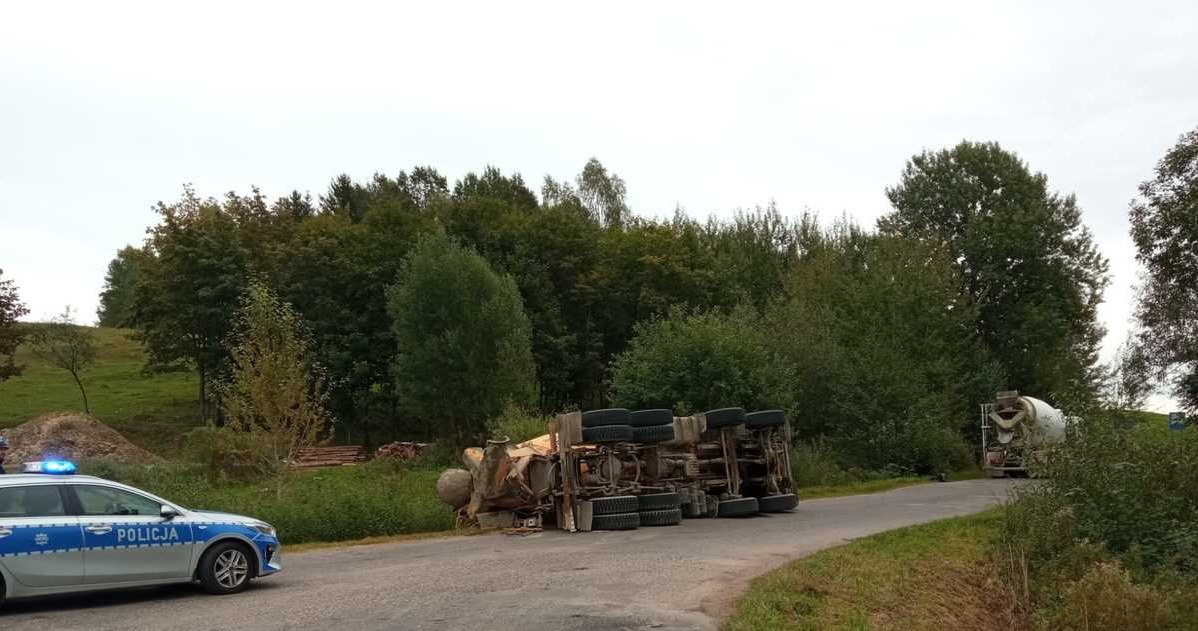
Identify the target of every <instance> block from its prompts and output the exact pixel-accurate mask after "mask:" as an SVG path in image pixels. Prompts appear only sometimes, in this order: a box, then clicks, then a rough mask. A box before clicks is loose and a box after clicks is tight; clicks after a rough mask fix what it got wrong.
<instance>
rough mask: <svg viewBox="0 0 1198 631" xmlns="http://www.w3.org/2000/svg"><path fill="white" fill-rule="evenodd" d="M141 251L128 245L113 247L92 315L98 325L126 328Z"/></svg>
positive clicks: (131, 314) (131, 316) (129, 316)
mask: <svg viewBox="0 0 1198 631" xmlns="http://www.w3.org/2000/svg"><path fill="white" fill-rule="evenodd" d="M143 254H144V253H143V252H142V250H141V249H139V248H135V247H133V246H131V245H129V246H125V247H123V248H121V249H120V250H117V253H116V258H114V259H112V260H111V261H109V262H108V271H107V272H106V273H105V274H104V289H103V290H102V291H101V292H100V306H99V307H98V308H97V309H96V318H97V320H98V323H99V325H100V326H105V327H114V328H126V327H128V326H129V325H130V324H132V319H133V287H134V285H135V284H136V283H137V275H138V269H139V267H140V263H139V261H140V259H141V257H142V256H143Z"/></svg>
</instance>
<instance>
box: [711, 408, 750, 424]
mask: <svg viewBox="0 0 1198 631" xmlns="http://www.w3.org/2000/svg"><path fill="white" fill-rule="evenodd" d="M703 416H704V417H706V418H707V429H718V428H720V427H732V426H733V425H744V423H745V409H744V408H720V409H718V410H708V411H707V412H704V413H703Z"/></svg>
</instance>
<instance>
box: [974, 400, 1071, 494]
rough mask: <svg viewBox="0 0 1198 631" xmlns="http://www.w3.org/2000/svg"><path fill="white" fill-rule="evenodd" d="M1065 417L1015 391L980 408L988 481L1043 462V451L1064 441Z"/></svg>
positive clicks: (1063, 414)
mask: <svg viewBox="0 0 1198 631" xmlns="http://www.w3.org/2000/svg"><path fill="white" fill-rule="evenodd" d="M1066 427H1067V417H1066V416H1065V413H1064V412H1062V411H1061V410H1059V409H1057V408H1054V407H1052V406H1051V405H1049V404H1048V403H1046V402H1045V401H1043V400H1041V399H1037V398H1035V397H1027V396H1020V394H1019V392H1018V391H1014V390H1007V391H1003V392H999V393H998V395H997V396H996V397H995V398H994V403H987V404H984V405H983V406H982V451H983V454H984V458H985V460H984V466H985V468H986V471H987V472H988V473H989V474H990V475H991V476H992V477H1002V476H1005V475H1011V474H1023V475H1026V474H1027V472H1028V465H1029V464H1033V465H1034V464H1036V463H1039V462H1042V461H1043V458H1044V455H1045V453H1046V448H1047V447H1048V446H1050V445H1052V444H1053V443H1057V442H1060V441H1062V440H1064V439H1065V434H1066Z"/></svg>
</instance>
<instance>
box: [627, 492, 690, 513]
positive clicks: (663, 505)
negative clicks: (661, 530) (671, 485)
mask: <svg viewBox="0 0 1198 631" xmlns="http://www.w3.org/2000/svg"><path fill="white" fill-rule="evenodd" d="M636 499H637V508H636V509H637V510H638V511H640V512H642V513H643V512H645V511H651V510H667V509H671V508H678V507H679V506H682V498H681V497H680V496H679V495H678V494H677V493H650V494H649V495H638V496H636Z"/></svg>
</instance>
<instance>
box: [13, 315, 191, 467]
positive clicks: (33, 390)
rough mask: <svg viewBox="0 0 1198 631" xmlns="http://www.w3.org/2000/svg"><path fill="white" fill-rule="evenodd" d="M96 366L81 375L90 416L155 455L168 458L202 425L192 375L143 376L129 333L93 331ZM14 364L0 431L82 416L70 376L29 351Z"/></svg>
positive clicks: (138, 346) (19, 354) (140, 355)
mask: <svg viewBox="0 0 1198 631" xmlns="http://www.w3.org/2000/svg"><path fill="white" fill-rule="evenodd" d="M93 331H94V332H95V334H96V363H95V364H94V365H93V366H92V367H91V369H90V370H88V371H87V372H86V373H84V375H83V383H84V386H85V387H86V388H87V396H88V399H89V400H90V402H91V408H92V414H94V415H95V416H96V418H98V419H100V420H101V421H103V422H104V423H106V424H108V425H109V426H111V427H113V428H114V429H116V430H117V431H119V432H121V433H122V434H124V435H125V436H126V437H127V438H128V439H129V440H131V441H133V442H134V443H136V444H137V445H139V446H141V447H143V448H145V449H148V450H150V451H152V452H155V453H158V454H160V455H164V456H170V455H171V454H172V452H174V451H175V450H176V449H177V448H178V446H179V444H180V440H181V438H182V434H183V433H184V432H185V431H187V430H188V429H190V428H191V427H194V426H196V425H198V424H200V418H199V410H198V406H197V405H196V389H197V388H198V383H197V377H196V375H195V374H194V373H192V372H180V373H171V374H163V375H146V374H143V373H142V368H143V367H144V366H145V352H144V351H143V350H142V347H141V344H139V343H138V342H136V341H134V340H132V339H130V338H129V335H130V333H132V332H131V331H129V330H126V329H104V328H98V329H93ZM16 361H17V363H18V364H23V365H24V366H25V372H24V374H22V375H21V376H20V377H14V378H12V379H9V380H8V381H5V382H3V383H0V427H11V426H14V425H19V424H21V423H24V422H25V421H28V420H29V419H32V418H35V417H37V416H40V415H42V414H45V413H47V412H56V411H69V410H80V411H81V410H82V409H83V400H82V398H81V397H80V396H79V389H78V388H77V387H76V386H75V383H74V381H73V380H72V379H71V375H70V374H69V373H67V372H66V371H65V370H61V369H59V368H55V367H53V366H50V365H49V364H47V363H45V362H43V361H41V360H40V359H38V358H37V357H35V356H33V354H32V353H30V352H29V349H28V348H27V347H25V346H22V347H21V348H18V349H17V357H16Z"/></svg>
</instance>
